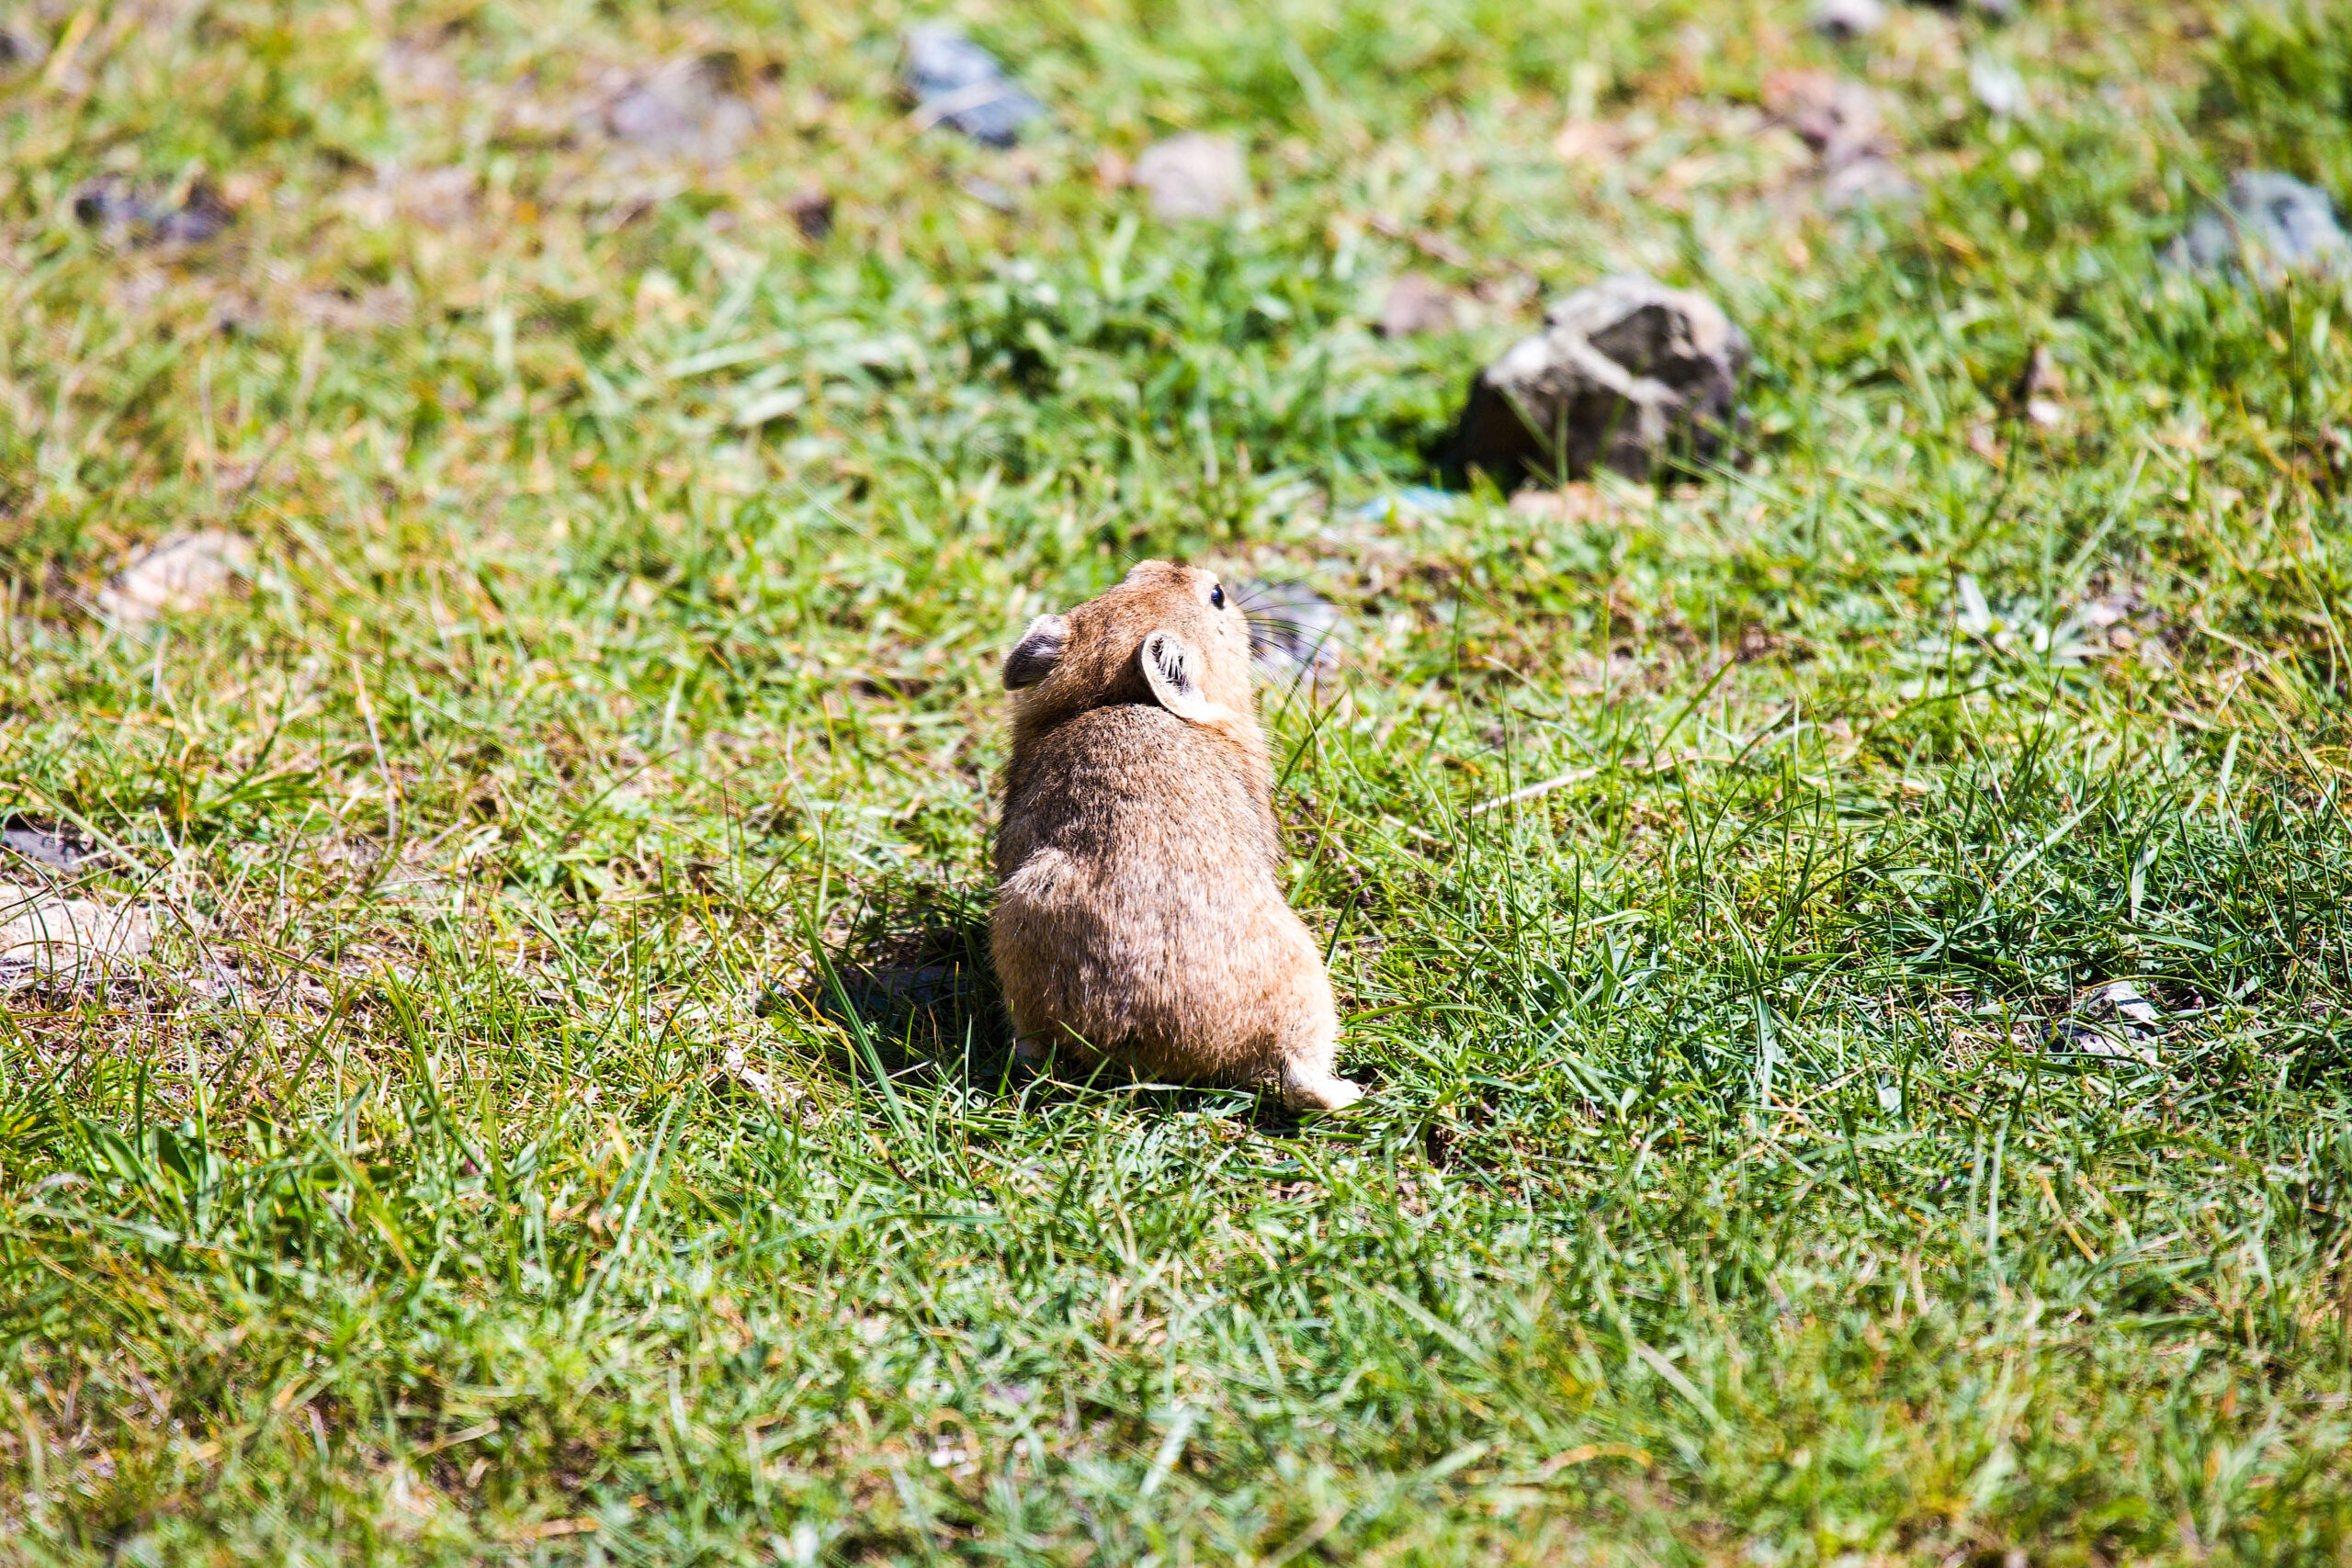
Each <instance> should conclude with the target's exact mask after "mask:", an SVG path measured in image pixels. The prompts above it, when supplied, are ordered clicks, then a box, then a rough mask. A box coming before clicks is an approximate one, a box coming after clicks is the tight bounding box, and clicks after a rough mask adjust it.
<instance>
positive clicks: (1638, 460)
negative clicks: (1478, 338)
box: [1454, 273, 1748, 486]
mask: <svg viewBox="0 0 2352 1568" xmlns="http://www.w3.org/2000/svg"><path fill="white" fill-rule="evenodd" d="M1544 319H1545V321H1547V322H1548V323H1549V324H1548V325H1547V326H1546V327H1545V329H1544V331H1543V332H1541V333H1536V334H1535V335H1534V336H1532V337H1526V338H1521V340H1520V341H1519V342H1518V343H1516V344H1512V345H1511V347H1510V349H1509V350H1508V351H1507V352H1506V353H1505V354H1504V355H1503V356H1502V357H1501V358H1499V359H1498V360H1496V361H1495V362H1494V363H1493V364H1492V365H1489V366H1487V367H1486V368H1485V369H1484V370H1481V371H1480V372H1479V373H1478V374H1477V376H1476V378H1475V379H1473V380H1472V382H1471V384H1470V398H1469V401H1468V403H1467V405H1466V406H1465V407H1464V409H1463V411H1462V423H1461V424H1460V426H1459V427H1458V429H1457V430H1456V432H1455V434H1454V459H1455V461H1456V462H1458V463H1459V464H1461V465H1462V466H1463V467H1464V468H1481V469H1484V470H1485V471H1486V472H1487V474H1488V475H1489V476H1491V477H1492V478H1493V479H1495V480H1496V482H1498V483H1499V484H1502V485H1505V486H1510V485H1513V484H1516V483H1517V482H1518V481H1520V480H1521V479H1530V478H1532V479H1540V480H1544V481H1551V480H1555V479H1578V478H1582V477H1584V476H1586V475H1588V474H1589V473H1591V472H1592V470H1593V469H1594V468H1598V467H1600V466H1602V465H1606V466H1607V467H1609V468H1613V469H1615V470H1616V471H1617V472H1619V473H1621V474H1625V475H1628V476H1630V477H1633V478H1635V479H1645V478H1648V477H1649V476H1650V475H1652V474H1653V473H1655V472H1657V470H1658V469H1659V468H1661V467H1662V466H1666V465H1671V464H1675V463H1677V462H1704V461H1706V460H1708V459H1710V458H1713V457H1716V456H1717V455H1718V454H1720V453H1722V452H1723V451H1724V447H1725V445H1726V441H1725V438H1726V436H1727V435H1728V434H1730V432H1731V430H1732V428H1733V426H1734V424H1735V422H1736V419H1737V416H1738V408H1739V388H1740V381H1741V378H1743V377H1744V376H1745V375H1746V374H1747V359H1748V346H1747V334H1746V333H1742V332H1741V331H1740V330H1739V328H1737V327H1736V326H1735V325H1733V324H1732V322H1731V321H1730V319H1729V318H1728V317H1726V316H1725V315H1724V313H1723V311H1722V310H1720V309H1718V308H1717V307H1716V305H1715V303H1714V302H1713V300H1711V299H1706V298H1705V297H1703V296H1702V295H1698V294H1693V293H1691V292H1690V291H1689V290H1687V289H1680V288H1667V287H1666V286H1665V285H1663V284H1660V283H1657V282H1654V281H1652V280H1651V279H1649V278H1647V277H1644V276H1640V275H1638V274H1633V273H1624V274H1620V275H1618V276H1614V277H1608V278H1603V279H1602V280H1601V281H1600V282H1599V283H1596V284H1593V285H1592V286H1590V287H1589V288H1580V289H1578V290H1577V292H1575V293H1574V294H1571V295H1569V296H1568V297H1567V298H1566V299H1563V300H1561V301H1560V302H1559V303H1558V304H1556V305H1555V306H1553V307H1552V309H1551V310H1548V311H1547V312H1545V317H1544Z"/></svg>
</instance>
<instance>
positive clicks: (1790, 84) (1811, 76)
mask: <svg viewBox="0 0 2352 1568" xmlns="http://www.w3.org/2000/svg"><path fill="white" fill-rule="evenodd" d="M1763 100H1764V109H1765V112H1766V113H1767V114H1770V116H1771V117H1772V118H1775V119H1777V120H1779V121H1780V122H1781V124H1783V125H1785V126H1787V127H1788V128H1789V129H1790V130H1793V131H1795V132H1796V133H1797V136H1798V138H1799V139H1800V140H1802V141H1804V144H1805V145H1806V146H1808V147H1810V148H1812V149H1813V151H1814V152H1815V154H1816V155H1817V156H1818V157H1819V158H1820V159H1821V162H1822V163H1823V164H1825V165H1826V166H1827V167H1829V168H1832V169H1836V168H1839V167H1842V166H1844V165H1845V164H1849V163H1851V162H1853V161H1854V160H1855V159H1857V158H1860V157H1863V156H1865V155H1867V154H1870V153H1872V152H1879V151H1881V150H1882V146H1883V129H1884V125H1885V117H1884V115H1883V113H1882V112H1881V111H1880V108H1879V99H1878V95H1877V94H1876V93H1875V92H1873V91H1871V88H1870V86H1869V85H1868V84H1866V83H1861V82H1857V81H1854V80H1853V79H1852V78H1850V77H1845V76H1834V75H1832V74H1830V73H1828V72H1826V71H1776V72H1774V73H1772V74H1771V75H1770V76H1769V77H1767V78H1766V79H1765V82H1764V92H1763Z"/></svg>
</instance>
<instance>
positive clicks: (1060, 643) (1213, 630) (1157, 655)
mask: <svg viewBox="0 0 2352 1568" xmlns="http://www.w3.org/2000/svg"><path fill="white" fill-rule="evenodd" d="M1004 684H1005V688H1006V689H1007V690H1008V691H1011V692H1013V693H1015V694H1017V695H1016V696H1015V697H1014V699H1013V710H1012V760H1011V761H1009V762H1007V763H1006V764H1005V770H1004V804H1003V816H1002V818H1001V821H1000V822H999V824H998V827H997V836H996V869H997V884H998V886H997V899H996V911H995V915H994V918H993V919H992V920H991V922H990V932H989V935H990V945H991V947H992V949H993V951H994V953H995V956H996V968H997V974H998V976H999V977H1000V978H1001V980H1002V981H1003V983H1004V996H1005V1001H1006V1003H1007V1005H1008V1006H1009V1008H1010V1009H1011V1010H1012V1025H1013V1031H1014V1032H1015V1034H1016V1035H1017V1036H1019V1038H1020V1039H1021V1041H1022V1043H1023V1045H1024V1046H1025V1047H1027V1048H1029V1049H1032V1050H1034V1049H1036V1048H1038V1047H1042V1046H1047V1045H1051V1046H1056V1047H1058V1048H1061V1049H1064V1050H1074V1051H1075V1052H1076V1053H1077V1054H1078V1055H1079V1057H1080V1060H1091V1059H1092V1057H1093V1056H1094V1055H1095V1054H1096V1053H1098V1052H1099V1053H1102V1054H1106V1055H1112V1056H1115V1057H1117V1058H1118V1059H1119V1060H1120V1061H1122V1062H1124V1063H1125V1064H1126V1065H1127V1066H1130V1067H1132V1068H1134V1069H1136V1071H1139V1072H1142V1073H1146V1074H1149V1075H1151V1076H1153V1077H1165V1078H1170V1079H1178V1080H1183V1079H1190V1080H1193V1081H1200V1082H1213V1083H1251V1082H1271V1083H1273V1084H1275V1085H1278V1086H1279V1087H1280V1089H1282V1094H1283V1099H1284V1100H1286V1101H1288V1102H1289V1103H1290V1104H1291V1105H1293V1106H1295V1107H1298V1108H1301V1109H1321V1110H1337V1109H1339V1108H1340V1107H1341V1106H1343V1105H1349V1104H1352V1103H1353V1102H1354V1101H1355V1100H1358V1099H1360V1098H1362V1096H1363V1089H1361V1088H1359V1087H1358V1086H1356V1085H1355V1084H1352V1083H1350V1082H1349V1081H1348V1080H1347V1079H1345V1078H1343V1077H1339V1076H1337V1074H1335V1073H1334V1072H1333V1071H1332V1054H1333V1050H1334V1048H1335V1046H1336V1044H1337V1043H1338V1040H1339V1034H1340V1021H1339V1015H1338V1013H1337V1012H1336V1011H1335V1010H1334V1009H1333V1007H1332V1004H1331V981H1330V977H1329V976H1328V975H1326V974H1325V973H1324V968H1323V955H1322V953H1320V952H1319V951H1317V947H1316V945H1315V940H1314V938H1313V937H1311V936H1309V935H1308V934H1307V930H1306V922H1304V921H1302V920H1301V919H1299V918H1298V916H1297V914H1296V913H1295V911H1293V910H1292V908H1290V906H1289V905H1288V904H1286V903H1284V902H1283V895H1282V889H1281V887H1280V886H1279V885H1278V884H1277V883H1276V881H1275V876H1276V874H1277V872H1278V871H1279V869H1280V867H1281V863H1282V849H1281V842H1280V835H1279V833H1278V832H1277V830H1276V829H1275V826H1274V813H1273V804H1272V792H1273V763H1272V759H1271V758H1269V756H1268V755H1267V752H1266V738H1265V736H1264V734H1263V733H1262V732H1261V730H1260V729H1259V728H1258V716H1257V705H1256V702H1255V699H1254V698H1253V696H1252V694H1251V693H1250V626H1249V622H1248V619H1247V618H1246V617H1245V616H1244V615H1243V614H1242V611H1241V607H1240V605H1239V604H1236V603H1234V602H1233V600H1232V599H1231V597H1230V596H1228V595H1227V592H1225V589H1224V587H1223V586H1222V585H1221V584H1220V583H1219V582H1218V581H1217V580H1216V578H1215V577H1214V576H1212V575H1211V574H1210V573H1208V572H1205V571H1203V570H1200V569H1198V568H1197V567H1187V566H1178V565H1175V564H1174V563H1172V562H1169V561H1146V562H1144V563H1143V564H1142V565H1140V566H1138V567H1136V569H1135V570H1133V571H1130V572H1129V573H1127V576H1126V581H1124V582H1122V583H1120V584H1119V585H1118V586H1117V587H1116V588H1114V589H1112V590H1111V591H1110V592H1108V593H1105V594H1103V595H1102V596H1101V597H1100V598H1097V599H1091V600H1089V601H1088V602H1087V603H1085V604H1080V606H1079V607H1078V608H1077V609H1075V610H1072V611H1070V612H1069V614H1068V615H1040V616H1038V617H1037V618H1036V619H1035V621H1032V622H1031V623H1030V624H1029V628H1028V630H1027V631H1025V632H1024V633H1023V634H1022V637H1021V641H1020V643H1019V645H1018V646H1016V647H1015V648H1014V649H1013V650H1012V653H1011V654H1010V655H1008V656H1007V657H1006V659H1005V661H1004Z"/></svg>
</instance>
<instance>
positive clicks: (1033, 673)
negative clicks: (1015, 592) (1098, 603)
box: [1004, 615, 1069, 692]
mask: <svg viewBox="0 0 2352 1568" xmlns="http://www.w3.org/2000/svg"><path fill="white" fill-rule="evenodd" d="M1068 647H1069V622H1068V621H1066V620H1064V619H1062V617H1061V616H1059V615H1040V616H1038V617H1037V618H1036V619H1035V620H1034V621H1032V622H1030V623H1029V629H1028V630H1027V631H1025V632H1023V633H1022V634H1021V640H1020V641H1019V642H1017V643H1015V644H1013V646H1012V652H1011V653H1008V654H1006V655H1005V656H1004V689H1005V690H1006V691H1008V692H1017V691H1019V690H1021V689H1022V688H1023V686H1034V685H1035V684H1036V683H1037V682H1040V681H1042V680H1044V679H1045V678H1046V676H1048V675H1050V674H1052V673H1053V672H1054V666H1055V665H1057V664H1058V663H1060V662H1061V659H1062V649H1065V648H1068Z"/></svg>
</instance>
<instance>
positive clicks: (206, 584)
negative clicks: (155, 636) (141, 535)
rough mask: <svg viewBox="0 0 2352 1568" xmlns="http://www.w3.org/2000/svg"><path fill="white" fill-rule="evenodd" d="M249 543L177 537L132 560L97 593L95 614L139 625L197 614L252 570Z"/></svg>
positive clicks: (207, 534) (204, 533)
mask: <svg viewBox="0 0 2352 1568" xmlns="http://www.w3.org/2000/svg"><path fill="white" fill-rule="evenodd" d="M253 562H254V547H253V545H252V543H251V542H250V541H248V540H245V539H243V538H240V537H238V536H236V535H234V534H231V533H226V532H224V531H222V530H220V529H218V528H206V529H202V530H200V531H198V532H196V533H192V534H180V535H176V536H173V537H171V538H168V539H165V540H164V541H163V542H162V543H161V544H158V545H156V546H155V547H153V548H152V549H150V550H148V551H146V552H145V553H144V554H142V555H141V556H138V557H137V558H133V559H132V560H131V561H130V562H129V563H128V564H127V565H125V566H124V567H123V568H122V570H119V571H118V572H116V573H115V575H114V580H113V581H110V582H108V583H107V586H106V587H104V588H101V589H100V590H98V609H99V610H100V612H102V613H103V614H105V615H107V616H108V617H109V618H111V619H113V620H116V621H120V622H125V623H130V624H137V623H141V622H146V621H152V620H153V619H155V618H156V617H157V616H159V615H187V614H188V613H189V612H191V611H195V610H200V609H202V608H203V607H204V606H205V605H206V604H209V603H210V602H211V601H212V600H213V599H215V598H217V597H219V595H220V592H221V591H222V590H223V589H225V588H227V587H228V586H229V581H230V579H231V578H232V577H235V576H238V575H240V574H243V573H246V572H250V571H251V570H253Z"/></svg>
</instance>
